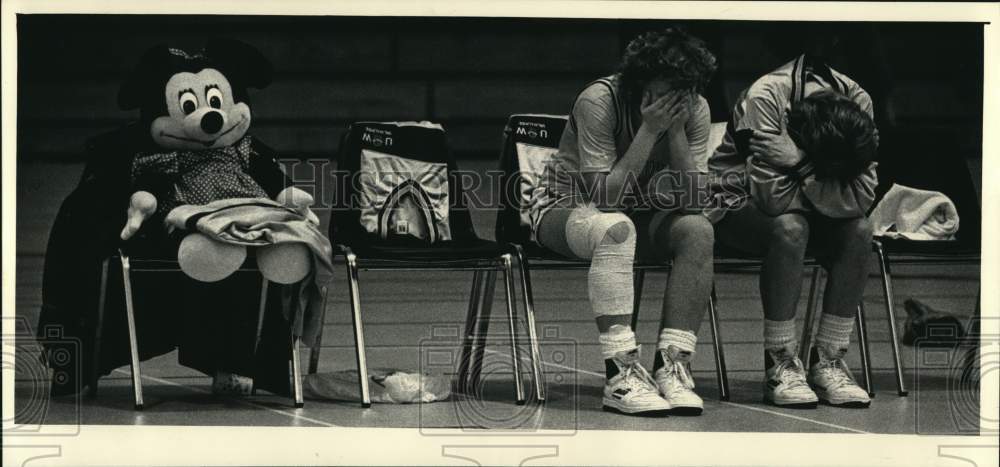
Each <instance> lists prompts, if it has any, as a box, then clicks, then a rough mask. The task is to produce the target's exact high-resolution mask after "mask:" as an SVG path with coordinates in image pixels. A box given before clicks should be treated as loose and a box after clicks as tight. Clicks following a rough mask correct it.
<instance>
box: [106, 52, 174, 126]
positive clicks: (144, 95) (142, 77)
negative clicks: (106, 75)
mask: <svg viewBox="0 0 1000 467" xmlns="http://www.w3.org/2000/svg"><path fill="white" fill-rule="evenodd" d="M169 67H170V49H169V48H167V46H166V45H162V44H161V45H157V46H155V47H153V48H151V49H149V50H147V51H146V53H145V54H143V56H142V58H141V59H140V60H139V64H138V65H136V67H135V70H134V71H133V72H132V74H131V75H130V76H129V77H128V79H126V80H125V82H124V83H122V87H121V89H119V90H118V107H120V108H121V109H122V110H132V109H135V108H139V107H142V106H143V105H144V104H146V102H145V100H146V99H149V88H150V86H154V85H155V84H156V81H157V79H158V77H162V76H164V75H165V74H166V73H167V72H168V71H169V70H168V69H169ZM159 93H162V90H160V91H159Z"/></svg>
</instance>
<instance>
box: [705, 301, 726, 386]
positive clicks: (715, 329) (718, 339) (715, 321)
mask: <svg viewBox="0 0 1000 467" xmlns="http://www.w3.org/2000/svg"><path fill="white" fill-rule="evenodd" d="M716 300H717V298H716V296H715V284H712V294H711V295H710V296H709V297H708V320H709V324H710V325H711V326H712V351H713V352H715V376H716V379H717V381H718V384H719V400H722V401H728V400H729V376H728V375H727V374H726V354H725V353H724V352H723V350H722V334H721V333H720V332H719V314H718V310H717V309H716V307H715V304H716Z"/></svg>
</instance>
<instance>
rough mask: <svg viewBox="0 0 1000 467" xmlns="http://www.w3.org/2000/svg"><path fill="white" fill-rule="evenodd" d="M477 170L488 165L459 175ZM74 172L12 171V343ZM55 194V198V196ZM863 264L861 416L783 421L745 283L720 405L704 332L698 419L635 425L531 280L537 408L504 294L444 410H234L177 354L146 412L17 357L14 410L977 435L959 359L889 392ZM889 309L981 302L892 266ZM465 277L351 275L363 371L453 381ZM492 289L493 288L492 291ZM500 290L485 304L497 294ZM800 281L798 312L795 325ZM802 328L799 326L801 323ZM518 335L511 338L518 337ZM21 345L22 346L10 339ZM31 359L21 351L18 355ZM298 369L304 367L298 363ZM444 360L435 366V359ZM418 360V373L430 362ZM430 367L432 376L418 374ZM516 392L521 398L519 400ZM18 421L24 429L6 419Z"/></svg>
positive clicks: (564, 311) (43, 167) (567, 311)
mask: <svg viewBox="0 0 1000 467" xmlns="http://www.w3.org/2000/svg"><path fill="white" fill-rule="evenodd" d="M461 165H463V166H465V167H467V168H475V169H480V168H483V169H485V168H486V167H489V166H490V165H491V164H489V163H487V162H478V163H477V162H473V163H463V164H461ZM80 170H81V167H80V166H79V165H78V164H58V163H28V164H21V165H20V166H19V167H18V177H17V180H18V186H17V194H18V204H19V206H18V212H17V222H18V226H17V278H16V316H17V318H18V325H19V329H18V331H19V334H21V333H25V334H27V335H30V333H31V331H30V329H29V327H30V326H33V325H34V324H35V323H36V322H37V317H38V309H39V307H40V305H41V279H42V264H43V259H44V247H45V241H46V239H47V236H48V234H47V233H48V229H49V227H50V226H51V222H52V219H53V218H54V215H55V212H56V210H57V209H58V206H59V203H60V202H61V200H62V198H63V197H64V196H65V195H66V194H67V193H68V192H69V191H70V190H72V188H73V187H74V186H75V184H76V182H77V180H78V177H79V173H80ZM53 187H56V188H53ZM493 215H494V212H493V211H486V210H484V211H480V212H474V213H473V216H474V221H475V223H476V226H477V231H478V232H479V233H480V235H483V236H486V237H488V236H491V235H490V234H491V233H492V223H493V219H492V217H493ZM336 266H338V269H337V270H336V275H335V276H334V278H333V280H332V282H331V284H330V293H329V297H328V302H327V318H326V322H325V328H324V334H325V335H324V342H323V349H322V357H321V359H320V365H319V372H320V373H325V372H333V371H340V370H349V369H353V368H354V367H355V363H354V352H353V349H354V347H353V346H354V341H353V337H352V333H351V327H350V313H349V308H348V303H347V296H346V283H345V277H344V275H343V274H342V272H343V267H342V265H341V264H337V265H336ZM876 272H877V269H876V266H875V262H874V260H873V261H872V265H871V274H870V276H869V282H868V286H867V288H866V292H865V305H866V311H867V315H868V320H867V323H868V326H869V331H868V334H869V338H870V343H871V344H870V345H871V361H872V368H873V373H874V381H873V384H874V388H875V393H876V396H875V397H874V399H873V401H872V405H871V407H870V408H868V409H842V408H834V407H829V406H819V407H818V408H816V409H811V410H801V409H799V410H796V409H782V408H777V407H774V406H770V405H767V404H765V403H764V402H763V401H762V379H763V370H762V368H763V351H762V334H761V327H762V323H761V312H760V301H759V298H758V292H757V286H756V283H757V281H756V275H755V274H720V275H718V277H717V278H716V284H717V289H718V295H719V301H718V305H719V313H720V317H721V322H720V328H721V334H722V342H723V346H724V350H725V356H726V363H727V365H728V375H729V382H730V387H731V392H732V394H731V398H730V400H729V401H720V400H719V399H718V384H717V382H716V375H715V366H714V365H715V363H714V356H713V352H712V347H711V342H712V336H711V333H710V330H709V326H708V325H707V323H705V324H704V325H703V326H702V329H701V330H700V332H699V343H698V353H697V356H696V359H695V363H694V366H693V369H694V376H695V379H696V383H697V389H696V390H697V391H698V392H699V393H700V394H701V396H702V397H703V398H704V399H705V412H704V414H703V415H701V416H698V417H679V416H675V417H667V418H638V417H626V416H622V415H615V414H609V413H606V412H603V411H601V408H600V406H601V400H600V398H601V389H602V383H603V363H602V362H601V359H600V351H599V348H598V345H597V336H596V330H595V328H594V325H593V320H592V317H591V316H590V312H589V311H588V310H589V305H588V304H587V300H586V297H587V294H586V289H585V285H586V272H585V271H555V272H553V271H535V272H534V273H533V275H532V279H533V285H534V289H535V290H534V295H535V307H536V316H537V320H538V323H537V328H538V331H539V335H540V337H541V350H542V358H543V360H544V362H545V363H544V370H545V379H546V387H547V390H548V395H547V401H546V402H545V403H544V404H543V405H539V404H535V403H531V402H529V403H528V404H526V405H523V406H519V405H516V404H515V403H514V384H513V378H512V374H513V373H512V372H511V371H510V367H511V365H510V363H511V359H510V353H509V346H505V345H504V344H505V343H506V342H508V337H509V336H508V333H507V331H506V322H505V321H503V320H502V319H498V318H502V317H503V314H504V313H503V310H504V302H503V294H502V293H497V294H496V296H495V303H494V306H493V310H494V311H493V322H492V325H491V330H492V331H493V332H494V333H495V339H496V342H495V344H491V345H490V346H489V347H488V348H487V354H486V362H485V365H484V368H486V369H485V370H484V374H486V375H487V377H486V382H485V384H484V386H483V389H482V395H481V397H480V398H476V399H471V398H466V397H464V396H461V395H455V396H453V398H452V399H451V400H449V401H445V402H437V403H431V404H423V405H391V404H374V405H372V407H371V408H368V409H362V408H361V407H360V405H359V403H358V402H357V401H326V400H306V404H305V407H304V408H300V409H296V408H294V407H293V405H292V401H291V400H290V399H288V398H286V397H283V396H276V395H271V394H267V393H263V392H262V393H259V394H257V395H255V396H252V397H249V398H245V399H236V398H221V397H216V396H213V395H211V394H210V384H211V379H210V378H209V377H207V376H205V375H203V374H201V373H198V372H196V371H194V370H191V369H188V368H185V367H182V366H180V365H179V364H178V363H177V356H176V353H171V354H167V355H163V356H160V357H157V358H154V359H151V360H148V361H145V362H143V363H142V375H143V388H144V395H145V400H146V407H145V409H144V410H143V411H141V412H137V411H134V410H133V407H132V391H131V378H130V373H129V368H128V367H127V366H126V367H122V368H119V369H117V370H115V371H114V372H113V373H112V374H111V375H108V376H106V377H104V378H102V379H101V381H100V390H99V394H98V395H97V397H95V398H89V397H87V396H85V395H83V396H66V397H57V398H51V399H49V398H47V397H45V395H44V394H38V393H36V392H35V390H36V389H37V388H38V387H39V384H38V382H37V381H35V379H36V378H38V376H36V375H38V372H37V371H34V370H35V369H36V368H32V367H31V364H29V363H24V362H25V361H27V360H26V359H20V358H19V359H18V367H17V371H18V378H17V381H16V384H15V399H16V406H17V409H18V412H17V413H18V415H19V416H22V417H23V418H22V419H24V421H25V422H33V423H38V422H41V423H45V424H77V423H83V424H98V425H104V424H114V425H132V424H135V425H205V426H232V425H237V426H359V427H405V428H421V429H433V428H488V429H497V430H507V429H511V428H516V429H519V430H536V429H544V430H557V431H563V432H574V431H576V430H601V429H631V430H658V431H695V432H700V431H730V432H831V433H843V432H847V433H898V434H914V433H917V434H976V431H975V429H976V427H977V426H978V413H979V406H978V400H979V397H978V396H979V392H978V388H977V387H969V385H968V384H967V383H965V382H964V381H963V380H962V379H961V368H960V365H958V364H957V363H956V362H959V361H960V359H961V357H962V353H961V352H957V351H933V352H931V351H928V350H921V351H915V350H914V348H912V347H906V346H901V349H902V352H903V353H902V362H903V365H904V372H905V383H906V385H907V389H908V390H909V395H908V396H907V397H899V396H898V395H897V391H896V382H895V372H894V366H893V360H892V354H891V348H890V345H889V334H888V321H887V319H886V312H885V301H884V299H883V296H882V291H881V284H880V281H879V277H878V275H877V273H876ZM893 272H894V275H893V279H894V287H895V297H894V298H895V302H896V309H895V310H893V311H894V313H895V316H896V319H897V321H898V323H899V324H900V325H902V323H903V321H904V320H905V315H906V313H905V311H904V309H903V306H902V303H903V300H904V299H906V298H915V299H918V300H921V301H923V302H925V303H927V304H929V305H930V306H932V307H934V308H936V309H940V310H943V311H947V312H950V313H953V314H955V315H958V316H959V317H960V318H962V319H963V320H964V319H965V318H967V317H968V316H969V315H971V314H972V313H973V310H974V307H975V305H976V296H977V292H978V290H979V268H978V266H948V267H934V268H920V267H914V266H898V267H895V268H894V271H893ZM471 276H472V274H471V273H461V272H443V271H441V272H427V273H419V274H414V273H412V272H388V271H372V272H362V274H361V299H362V303H363V307H364V308H363V311H364V318H365V334H366V339H367V344H368V345H367V348H368V359H369V367H371V368H399V369H411V370H415V369H418V368H422V369H428V370H432V371H435V372H438V373H442V374H453V373H454V371H455V364H454V363H453V361H454V360H457V358H455V359H452V361H441V360H440V359H436V358H435V359H430V358H428V348H429V347H430V348H433V349H434V350H435V351H437V350H441V349H449V350H451V351H453V352H454V354H456V355H457V353H458V351H459V342H458V337H457V335H458V334H459V333H460V330H461V325H462V320H463V319H464V317H465V313H466V309H467V306H468V293H469V290H470V289H471ZM665 278H666V276H665V275H664V274H662V273H650V274H647V277H646V288H645V291H644V293H643V300H642V312H641V317H640V322H639V326H638V330H637V334H638V337H639V341H640V343H642V344H643V345H644V347H645V349H644V350H645V352H644V353H645V355H644V357H643V359H644V361H645V363H646V364H647V365H651V364H652V350H653V348H654V346H655V338H656V332H657V323H658V321H659V308H660V304H661V303H662V298H663V288H664V284H665ZM501 280H502V279H501ZM501 287H502V282H500V283H498V287H497V288H498V292H501V291H502V288H501ZM806 293H808V281H805V285H804V287H803V296H802V299H801V300H800V313H799V316H800V317H801V316H802V315H803V314H804V309H805V302H806V295H805V294H806ZM799 328H800V329H801V323H799ZM522 329H523V328H522ZM22 335H23V334H22ZM19 344H20V345H21V346H22V347H19V348H30V347H32V344H31V340H30V338H25V340H22V341H20V342H19ZM301 357H302V364H303V368H306V366H307V364H308V357H309V353H308V351H307V350H305V349H303V351H302V354H301ZM445 360H447V359H445ZM859 361H860V360H859V352H858V350H857V347H856V346H855V347H853V348H852V350H851V352H850V354H849V355H848V364H849V366H850V367H851V368H852V369H853V370H855V375H856V377H857V378H858V379H859V380H860V378H861V376H860V365H859ZM429 362H430V363H429ZM429 365H433V367H429ZM531 383H532V382H531V381H530V379H526V387H527V388H530V387H531ZM18 422H21V420H20V419H19V420H18Z"/></svg>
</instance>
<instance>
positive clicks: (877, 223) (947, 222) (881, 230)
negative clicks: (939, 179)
mask: <svg viewBox="0 0 1000 467" xmlns="http://www.w3.org/2000/svg"><path fill="white" fill-rule="evenodd" d="M870 218H871V222H872V225H874V227H875V235H876V236H885V237H893V238H906V239H909V240H953V239H954V238H955V233H956V232H958V211H957V210H956V209H955V203H953V202H952V201H951V200H950V199H948V197H947V196H945V195H944V194H943V193H940V192H937V191H928V190H919V189H917V188H912V187H908V186H903V185H898V184H897V185H893V186H892V188H891V189H889V191H888V192H887V193H886V194H885V197H884V198H882V201H880V202H879V203H878V205H877V206H876V207H875V210H874V211H872V213H871V216H870Z"/></svg>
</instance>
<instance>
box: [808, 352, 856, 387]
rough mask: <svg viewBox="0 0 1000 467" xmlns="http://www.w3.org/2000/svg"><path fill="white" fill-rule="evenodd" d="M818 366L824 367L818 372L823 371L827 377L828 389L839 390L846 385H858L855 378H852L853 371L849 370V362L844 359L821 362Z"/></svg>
mask: <svg viewBox="0 0 1000 467" xmlns="http://www.w3.org/2000/svg"><path fill="white" fill-rule="evenodd" d="M818 365H823V366H822V367H820V368H818V369H817V371H821V372H823V374H824V375H827V378H828V379H827V381H828V382H829V385H828V386H827V387H828V388H829V389H838V388H841V387H843V386H845V385H854V384H857V383H855V382H854V377H853V376H851V370H850V369H848V368H847V362H845V361H844V359H842V358H838V359H836V360H830V361H828V362H821V363H818Z"/></svg>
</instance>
